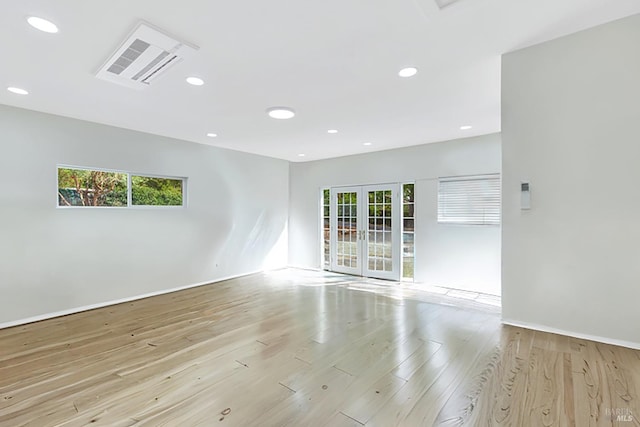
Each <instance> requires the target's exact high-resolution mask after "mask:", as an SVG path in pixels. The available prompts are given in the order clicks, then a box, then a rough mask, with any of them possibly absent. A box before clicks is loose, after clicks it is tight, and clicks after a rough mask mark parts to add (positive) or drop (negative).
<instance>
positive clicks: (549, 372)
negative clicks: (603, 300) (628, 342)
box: [0, 270, 640, 427]
mask: <svg viewBox="0 0 640 427" xmlns="http://www.w3.org/2000/svg"><path fill="white" fill-rule="evenodd" d="M450 303H451V300H446V301H444V300H441V299H438V297H437V296H435V297H434V296H433V295H432V294H427V293H424V292H420V291H419V290H416V288H415V287H413V288H407V287H403V286H399V285H389V284H381V283H379V282H376V281H368V280H364V279H355V278H349V277H347V276H342V275H336V274H330V273H320V272H310V271H302V270H281V271H277V272H271V273H264V274H257V275H252V276H247V277H244V278H240V279H234V280H230V281H226V282H221V283H217V284H213V285H209V286H203V287H199V288H194V289H190V290H185V291H181V292H176V293H172V294H167V295H162V296H157V297H153V298H148V299H144V300H139V301H135V302H132V303H125V304H119V305H115V306H110V307H105V308H102V309H97V310H92V311H88V312H84V313H78V314H74V315H70V316H65V317H60V318H56V319H51V320H46V321H42V322H38V323H33V324H29V325H25V326H18V327H14V328H9V329H4V330H0V426H2V427H4V426H7V427H17V426H38V427H41V426H68V427H70V426H87V425H92V426H133V425H135V426H180V427H184V426H187V427H190V426H325V425H326V426H368V427H370V426H384V427H387V426H459V425H465V426H514V427H520V426H545V427H549V426H578V427H583V426H584V427H590V426H640V423H639V419H640V400H639V396H638V392H639V391H640V351H635V350H630V349H625V348H620V347H616V346H611V345H606V344H600V343H595V342H591V341H586V340H580V339H574V338H569V337H564V336H558V335H553V334H547V333H540V332H533V331H529V330H525V329H520V328H515V327H509V326H502V325H501V324H500V318H499V314H498V313H497V312H496V309H495V308H493V307H491V306H486V307H485V306H482V305H481V304H476V303H472V304H471V305H469V303H467V304H466V305H465V303H464V302H463V301H462V302H461V306H458V307H456V306H451V305H449V304H450Z"/></svg>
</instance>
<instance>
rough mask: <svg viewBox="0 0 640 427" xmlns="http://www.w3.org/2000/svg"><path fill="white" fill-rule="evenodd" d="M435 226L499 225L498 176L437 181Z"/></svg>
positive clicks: (441, 179)
mask: <svg viewBox="0 0 640 427" xmlns="http://www.w3.org/2000/svg"><path fill="white" fill-rule="evenodd" d="M438 222H441V223H448V224H470V225H499V224H500V175H499V174H495V175H479V176H465V177H453V178H440V179H439V180H438Z"/></svg>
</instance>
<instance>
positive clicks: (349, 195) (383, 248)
mask: <svg viewBox="0 0 640 427" xmlns="http://www.w3.org/2000/svg"><path fill="white" fill-rule="evenodd" d="M399 188H400V186H399V184H379V185H366V186H353V187H334V188H331V191H330V195H331V199H330V212H329V222H330V251H329V252H330V254H331V260H330V267H331V270H332V271H336V272H339V273H346V274H352V275H356V276H366V277H374V278H379V279H388V280H396V281H398V280H400V273H401V266H400V259H401V256H400V246H401V245H400V239H401V229H400V217H401V209H400V208H401V200H400V191H399Z"/></svg>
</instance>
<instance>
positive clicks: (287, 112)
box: [267, 107, 296, 120]
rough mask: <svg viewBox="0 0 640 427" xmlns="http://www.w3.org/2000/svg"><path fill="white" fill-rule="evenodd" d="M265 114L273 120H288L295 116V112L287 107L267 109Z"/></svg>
mask: <svg viewBox="0 0 640 427" xmlns="http://www.w3.org/2000/svg"><path fill="white" fill-rule="evenodd" d="M267 114H268V115H269V117H271V118H273V119H280V120H284V119H290V118H292V117H293V116H295V115H296V112H295V111H293V109H291V108H289V107H271V108H268V109H267Z"/></svg>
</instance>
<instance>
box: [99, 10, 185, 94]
mask: <svg viewBox="0 0 640 427" xmlns="http://www.w3.org/2000/svg"><path fill="white" fill-rule="evenodd" d="M196 50H198V47H197V46H194V45H191V44H189V43H186V42H182V41H179V40H176V39H175V38H173V37H172V36H169V35H168V34H166V33H164V32H162V31H161V30H159V29H157V28H154V27H153V26H151V24H148V23H146V22H140V23H139V24H138V26H137V27H136V28H135V30H134V31H133V33H131V35H130V36H129V37H128V38H127V39H126V40H125V41H124V42H123V43H122V45H121V46H120V47H119V48H118V49H117V50H116V51H115V53H114V54H113V55H112V56H111V57H110V58H109V59H108V60H107V62H106V63H105V64H104V65H103V66H102V68H100V70H99V71H98V73H97V74H96V77H98V78H99V79H102V80H107V81H109V82H112V83H117V84H120V85H123V86H127V87H130V88H134V89H144V88H145V87H147V86H149V85H150V84H151V83H152V82H153V81H155V80H156V79H157V78H158V77H160V76H161V75H162V74H164V73H165V72H166V71H167V70H169V69H170V68H171V67H172V66H174V65H175V64H177V63H178V62H180V61H182V60H183V59H185V58H188V57H189V56H191V55H193V54H194V53H195V52H196Z"/></svg>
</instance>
